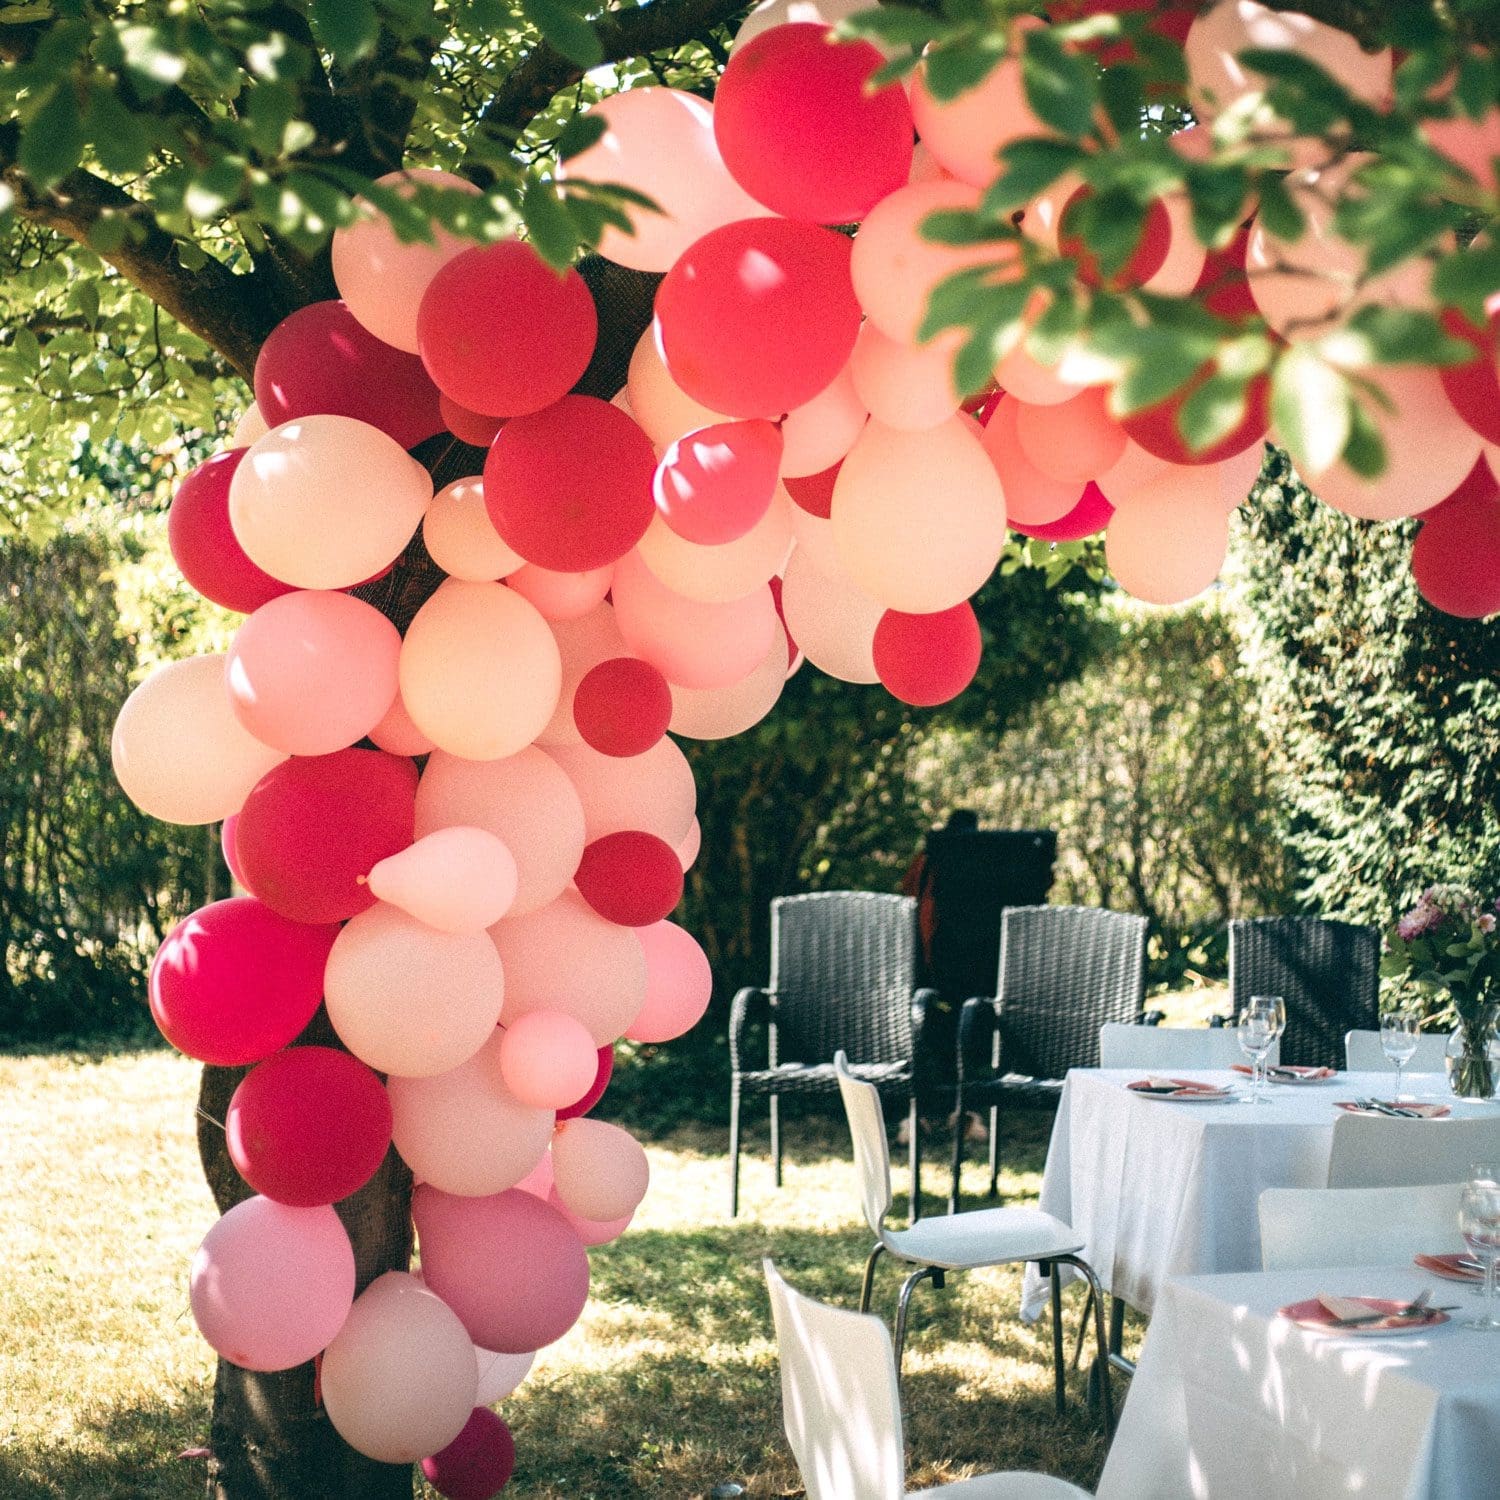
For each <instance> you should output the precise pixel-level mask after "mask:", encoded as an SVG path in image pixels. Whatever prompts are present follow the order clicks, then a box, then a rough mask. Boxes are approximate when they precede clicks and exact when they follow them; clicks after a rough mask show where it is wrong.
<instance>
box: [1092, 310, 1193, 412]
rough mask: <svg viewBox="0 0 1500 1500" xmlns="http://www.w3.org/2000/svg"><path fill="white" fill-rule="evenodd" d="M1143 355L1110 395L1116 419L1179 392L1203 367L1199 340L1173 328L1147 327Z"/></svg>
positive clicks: (1141, 347)
mask: <svg viewBox="0 0 1500 1500" xmlns="http://www.w3.org/2000/svg"><path fill="white" fill-rule="evenodd" d="M1138 332H1139V333H1140V334H1141V335H1142V337H1141V339H1140V341H1139V352H1138V354H1137V356H1136V357H1135V358H1134V359H1133V360H1131V362H1130V363H1129V364H1128V365H1127V366H1126V369H1125V373H1124V376H1123V377H1122V378H1121V380H1120V381H1119V383H1118V384H1117V385H1116V386H1115V388H1114V390H1113V391H1112V392H1111V394H1110V409H1111V410H1112V411H1113V412H1114V413H1115V415H1116V416H1121V417H1125V416H1129V415H1130V413H1131V412H1133V411H1141V410H1143V409H1144V408H1145V407H1148V406H1155V405H1156V404H1157V403H1158V402H1160V401H1165V400H1166V399H1167V397H1168V396H1170V395H1172V394H1173V393H1174V392H1176V391H1179V390H1181V389H1182V387H1183V386H1185V385H1186V384H1187V383H1188V381H1189V380H1191V379H1192V378H1193V376H1194V375H1196V374H1197V373H1198V371H1199V369H1200V368H1201V367H1202V365H1203V358H1204V356H1203V348H1202V344H1201V342H1200V341H1199V340H1196V339H1193V338H1190V337H1187V336H1185V335H1182V334H1180V333H1178V332H1177V331H1176V330H1174V329H1170V328H1144V329H1140V330H1138Z"/></svg>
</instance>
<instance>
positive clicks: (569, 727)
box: [537, 604, 630, 747]
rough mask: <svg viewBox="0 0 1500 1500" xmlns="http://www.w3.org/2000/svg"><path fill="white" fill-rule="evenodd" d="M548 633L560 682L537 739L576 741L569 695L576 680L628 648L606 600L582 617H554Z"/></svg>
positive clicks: (579, 740)
mask: <svg viewBox="0 0 1500 1500" xmlns="http://www.w3.org/2000/svg"><path fill="white" fill-rule="evenodd" d="M552 634H553V635H554V636H555V637H556V639H557V649H558V653H559V655H560V656H561V657H562V686H561V688H560V689H559V690H558V694H557V707H556V708H555V709H553V710H552V717H551V718H550V719H549V720H548V721H547V727H546V728H545V729H544V730H543V731H542V732H541V733H540V734H539V735H538V736H537V743H538V744H540V745H544V746H548V747H550V746H553V745H580V744H582V743H583V736H582V735H581V734H579V732H578V724H577V722H576V720H575V719H574V718H573V696H574V694H575V693H577V691H578V684H579V683H580V682H582V681H583V679H584V678H585V677H587V676H588V674H589V673H590V672H591V671H593V669H594V668H595V667H597V666H598V665H599V663H600V662H602V661H611V660H613V659H614V658H615V657H617V656H629V655H630V649H629V647H627V646H626V644H625V637H624V636H623V635H621V634H620V627H619V626H618V625H616V624H615V611H614V606H613V605H610V604H601V605H599V606H598V607H597V608H595V609H594V610H592V611H590V613H588V614H586V615H584V616H583V618H582V619H578V620H554V621H553V622H552Z"/></svg>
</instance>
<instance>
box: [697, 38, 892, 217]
mask: <svg viewBox="0 0 1500 1500" xmlns="http://www.w3.org/2000/svg"><path fill="white" fill-rule="evenodd" d="M884 62H885V59H884V58H883V57H882V56H881V55H880V53H879V52H878V51H876V49H875V48H874V47H872V46H871V45H870V44H869V43H868V42H864V41H855V42H834V41H832V40H831V39H830V38H829V35H828V28H827V26H824V25H820V24H817V23H814V22H799V23H795V24H792V25H782V26H773V27H771V28H770V29H769V30H767V31H763V32H761V33H760V35H759V36H757V37H755V38H754V40H753V41H750V42H748V43H747V44H746V45H745V46H743V47H740V48H737V49H736V51H735V53H734V55H733V56H732V57H731V58H730V59H729V66H728V67H727V68H725V69H724V75H723V77H722V78H720V79H719V86H718V88H717V89H716V90H715V92H714V138H715V139H716V140H717V141H718V144H719V154H720V155H721V156H722V157H723V158H724V165H725V166H726V167H728V168H729V171H730V174H731V175H732V176H733V177H734V179H735V180H736V181H737V182H738V183H739V185H740V186H741V187H742V188H744V189H745V191H746V192H747V193H749V194H750V196H751V197H752V198H757V199H759V200H760V202H762V203H764V204H765V205H766V207H767V208H771V209H774V210H775V211H776V212H777V213H779V214H783V215H785V216H786V217H787V218H789V219H811V220H812V221H813V222H814V223H815V224H852V223H854V222H855V221H856V220H858V219H862V218H864V216H865V215H866V214H867V213H869V211H870V210H871V209H872V208H874V207H875V205H876V204H877V203H879V202H880V200H881V199H882V198H884V197H885V196H886V194H887V193H893V192H895V191H896V189H897V188H899V187H905V186H906V179H907V178H908V177H909V176H910V175H911V154H912V118H911V106H910V104H908V103H907V99H906V94H905V92H904V91H903V90H902V88H901V86H900V84H897V83H888V84H886V85H885V87H884V88H881V89H879V90H876V91H874V92H871V91H870V90H869V88H868V84H869V81H870V78H871V76H872V75H873V74H874V73H875V72H876V70H877V69H879V68H880V67H881V66H882V65H883V64H884Z"/></svg>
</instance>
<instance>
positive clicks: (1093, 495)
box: [1009, 480, 1115, 542]
mask: <svg viewBox="0 0 1500 1500" xmlns="http://www.w3.org/2000/svg"><path fill="white" fill-rule="evenodd" d="M1114 513H1115V508H1114V506H1113V505H1111V504H1110V503H1109V497H1108V496H1107V495H1106V494H1105V493H1104V491H1103V490H1101V489H1100V488H1099V486H1098V485H1097V484H1095V483H1094V482H1093V481H1092V480H1090V481H1089V483H1088V484H1086V485H1084V487H1083V494H1082V495H1081V496H1080V497H1079V500H1078V504H1077V505H1075V506H1074V507H1073V509H1072V510H1070V511H1069V512H1068V513H1067V515H1065V516H1063V517H1062V518H1061V519H1059V520H1056V521H1048V522H1047V523H1046V524H1045V525H1043V526H1022V525H1021V524H1020V523H1019V522H1018V521H1012V522H1010V523H1009V524H1010V529H1011V530H1012V531H1019V532H1020V533H1021V535H1022V536H1034V537H1037V538H1038V539H1039V540H1041V541H1044V542H1081V541H1082V540H1083V539H1084V537H1086V536H1095V535H1097V533H1099V532H1101V531H1103V530H1104V528H1105V527H1106V526H1108V525H1109V518H1110V517H1111V516H1112V515H1114Z"/></svg>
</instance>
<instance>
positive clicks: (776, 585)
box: [689, 574, 800, 863]
mask: <svg viewBox="0 0 1500 1500" xmlns="http://www.w3.org/2000/svg"><path fill="white" fill-rule="evenodd" d="M771 600H772V602H773V603H774V604H775V605H776V618H777V619H778V620H780V621H781V628H782V629H783V630H784V631H785V632H786V669H787V671H788V672H790V671H791V670H792V667H793V666H794V665H795V663H796V660H797V652H798V650H799V649H800V648H799V647H798V645H797V643H796V641H794V640H793V639H792V630H791V626H789V625H788V624H787V622H786V611H785V610H784V609H783V608H782V607H781V577H780V575H779V574H778V575H777V576H776V577H775V578H773V579H771ZM689 863H691V861H689Z"/></svg>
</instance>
